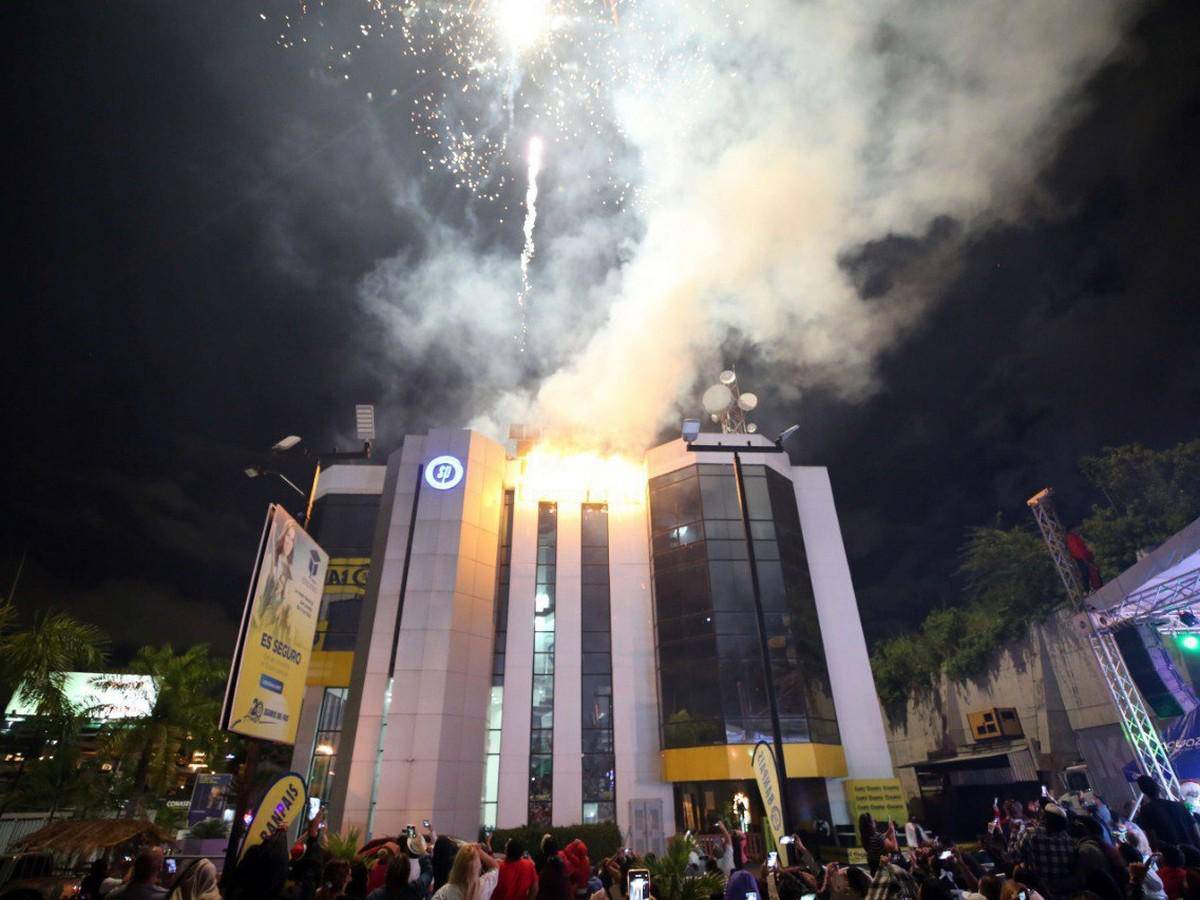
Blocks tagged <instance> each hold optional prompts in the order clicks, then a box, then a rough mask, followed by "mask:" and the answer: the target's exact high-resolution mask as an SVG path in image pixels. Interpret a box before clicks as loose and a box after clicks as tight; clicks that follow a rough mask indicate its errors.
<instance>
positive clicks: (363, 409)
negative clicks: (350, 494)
mask: <svg viewBox="0 0 1200 900" xmlns="http://www.w3.org/2000/svg"><path fill="white" fill-rule="evenodd" d="M354 418H355V433H356V434H357V436H358V439H359V440H361V441H362V442H363V448H362V450H354V451H351V452H349V453H339V452H338V451H337V449H336V448H335V449H334V450H333V452H332V453H325V454H323V455H322V456H317V455H316V454H315V453H312V452H310V451H309V449H308V448H307V447H300V452H301V453H303V454H304V455H305V456H306V457H307V458H308V460H309V462H311V463H312V464H313V467H314V468H313V477H312V487H310V488H309V489H308V491H307V493H306V492H305V491H304V490H303V489H302V488H299V487H297V486H296V485H295V484H294V483H293V482H291V481H290V480H288V478H287V477H286V476H285V475H283V473H281V472H277V471H275V470H274V469H268V468H267V467H265V466H247V467H246V468H245V469H243V470H242V471H244V472H245V473H246V477H247V478H257V477H259V476H260V475H274V476H276V477H277V478H279V479H280V480H281V481H283V482H284V484H286V485H287V486H288V487H290V488H291V489H292V490H293V491H295V492H296V493H297V494H299V495H300V496H301V497H304V498H305V505H304V529H305V530H306V531H307V530H308V526H309V523H310V522H311V520H312V510H313V502H314V501H315V500H316V499H317V482H318V481H319V480H320V478H321V464H322V463H326V464H328V463H331V462H343V461H349V460H357V459H370V458H371V446H372V445H373V444H374V443H375V407H374V406H372V405H371V404H369V403H361V404H359V405H358V406H356V407H354ZM302 441H303V438H301V437H300V435H298V434H289V435H287V436H286V437H282V438H280V439H279V440H277V441H276V442H275V443H274V444H272V445H271V456H272V457H276V456H282V455H283V454H285V453H287V452H289V451H290V450H293V449H295V448H296V447H298V446H299V445H300V444H301V443H302Z"/></svg>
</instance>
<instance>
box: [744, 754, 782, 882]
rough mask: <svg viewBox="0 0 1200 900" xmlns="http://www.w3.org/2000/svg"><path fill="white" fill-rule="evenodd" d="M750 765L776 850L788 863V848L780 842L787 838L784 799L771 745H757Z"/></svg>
mask: <svg viewBox="0 0 1200 900" xmlns="http://www.w3.org/2000/svg"><path fill="white" fill-rule="evenodd" d="M750 765H751V767H752V768H753V769H754V780H755V781H757V782H758V793H759V794H760V795H762V803H763V809H764V810H766V813H767V825H769V826H770V828H771V837H772V839H773V843H774V844H775V849H776V850H777V851H778V852H779V858H780V860H784V861H786V860H787V859H788V855H787V846H786V845H785V844H781V843H780V841H779V839H780V838H782V837H785V836H787V831H786V830H785V826H784V822H783V798H782V797H781V796H780V793H779V768H778V767H777V766H776V765H775V754H774V753H772V752H771V745H770V744H768V743H767V742H766V741H759V742H758V743H757V744H755V745H754V755H753V756H752V757H751V758H750ZM768 849H770V847H768Z"/></svg>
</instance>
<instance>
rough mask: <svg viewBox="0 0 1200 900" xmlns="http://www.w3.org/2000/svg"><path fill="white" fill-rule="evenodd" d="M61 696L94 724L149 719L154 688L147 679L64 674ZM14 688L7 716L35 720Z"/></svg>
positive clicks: (155, 696)
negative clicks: (117, 720) (29, 717)
mask: <svg viewBox="0 0 1200 900" xmlns="http://www.w3.org/2000/svg"><path fill="white" fill-rule="evenodd" d="M63 675H64V676H65V677H64V679H63V693H64V694H65V695H66V697H67V702H68V703H70V704H71V706H73V707H74V708H75V709H76V710H77V711H78V712H79V713H81V714H83V715H86V716H87V717H88V718H89V719H91V720H92V721H95V722H107V721H113V720H116V719H142V718H145V717H146V716H148V715H150V713H151V711H152V710H153V709H154V704H155V701H156V700H157V699H158V685H157V684H155V683H154V679H153V678H151V677H150V676H149V675H122V674H107V673H97V672H64V673H63ZM22 689H23V688H17V691H16V693H14V694H13V695H12V699H11V700H9V702H8V706H6V707H5V708H4V712H5V715H8V716H14V717H15V716H35V715H37V707H36V705H35V704H32V703H27V702H25V701H24V700H23V699H22V698H21V691H22Z"/></svg>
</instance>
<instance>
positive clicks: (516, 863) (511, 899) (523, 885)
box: [492, 838, 538, 900]
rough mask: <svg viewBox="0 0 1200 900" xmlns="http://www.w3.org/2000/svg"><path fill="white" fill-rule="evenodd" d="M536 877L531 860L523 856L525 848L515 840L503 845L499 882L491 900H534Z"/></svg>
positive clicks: (535, 869)
mask: <svg viewBox="0 0 1200 900" xmlns="http://www.w3.org/2000/svg"><path fill="white" fill-rule="evenodd" d="M537 889H538V876H537V867H536V866H534V864H533V860H532V859H529V858H528V857H526V856H525V848H524V847H523V846H522V845H521V842H520V841H518V840H516V839H515V838H513V839H511V840H509V842H508V843H507V844H505V845H504V859H502V860H501V861H500V880H499V881H498V882H497V883H496V889H495V890H494V891H492V900H535V898H536V897H537Z"/></svg>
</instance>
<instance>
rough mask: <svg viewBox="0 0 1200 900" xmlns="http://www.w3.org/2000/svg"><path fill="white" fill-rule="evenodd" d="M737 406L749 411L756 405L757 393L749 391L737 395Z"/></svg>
mask: <svg viewBox="0 0 1200 900" xmlns="http://www.w3.org/2000/svg"><path fill="white" fill-rule="evenodd" d="M738 406H740V407H741V408H742V409H743V410H744V411H746V412H750V410H752V409H754V407H756V406H758V394H752V393H750V392H749V391H746V393H744V394H741V395H739V396H738Z"/></svg>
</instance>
